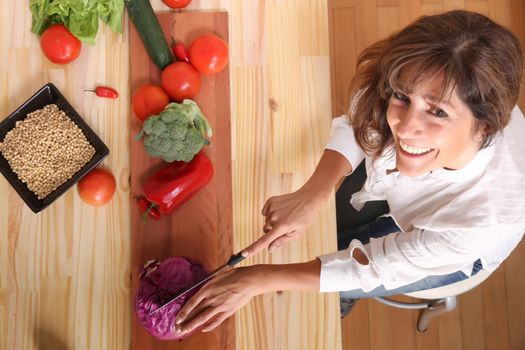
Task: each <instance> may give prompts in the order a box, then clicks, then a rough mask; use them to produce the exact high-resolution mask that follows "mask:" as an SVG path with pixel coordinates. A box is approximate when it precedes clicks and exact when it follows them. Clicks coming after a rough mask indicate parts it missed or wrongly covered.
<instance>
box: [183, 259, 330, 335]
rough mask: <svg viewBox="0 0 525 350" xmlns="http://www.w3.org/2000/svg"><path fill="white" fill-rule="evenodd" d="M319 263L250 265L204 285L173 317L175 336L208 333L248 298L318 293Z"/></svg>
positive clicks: (231, 271)
mask: <svg viewBox="0 0 525 350" xmlns="http://www.w3.org/2000/svg"><path fill="white" fill-rule="evenodd" d="M320 269H321V262H320V261H319V260H318V259H314V260H312V261H309V262H305V263H297V264H285V265H254V266H249V267H242V268H237V269H232V270H230V271H228V272H225V273H223V274H221V275H219V276H217V277H216V278H214V279H212V280H211V281H210V282H208V283H207V284H206V285H205V286H204V287H203V288H202V289H201V290H200V291H199V292H197V294H195V295H194V296H193V297H192V298H191V299H190V300H188V302H187V303H186V305H184V307H183V308H182V309H181V310H180V312H179V313H178V315H177V320H176V323H177V325H178V326H177V328H178V331H179V332H182V333H187V332H191V331H192V330H193V329H195V328H199V327H201V326H202V327H203V328H202V331H203V332H207V331H211V330H212V329H214V328H215V327H217V326H218V325H220V324H221V323H222V322H223V321H224V320H225V319H226V318H228V317H230V316H231V315H232V314H234V313H235V312H236V311H237V310H238V309H239V308H241V307H242V306H243V305H245V304H246V303H248V302H249V301H250V300H251V298H252V297H254V296H256V295H259V294H262V293H267V292H273V291H277V290H310V291H319V275H320Z"/></svg>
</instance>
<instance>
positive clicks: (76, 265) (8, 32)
mask: <svg viewBox="0 0 525 350" xmlns="http://www.w3.org/2000/svg"><path fill="white" fill-rule="evenodd" d="M152 4H153V7H154V8H155V9H156V10H157V11H168V8H167V7H165V6H164V5H163V3H162V2H161V1H160V0H153V1H152ZM188 10H225V11H227V12H228V13H229V30H230V50H231V61H230V84H231V101H230V103H231V122H232V140H231V141H232V177H233V186H232V188H233V232H234V250H235V251H237V250H239V249H241V248H242V247H244V246H246V245H248V244H249V243H250V242H252V241H254V240H255V239H256V238H257V237H259V236H260V235H261V233H262V230H261V228H262V225H263V218H262V216H261V215H260V210H261V208H262V205H263V204H264V202H265V200H266V199H267V198H268V197H269V196H271V195H275V194H280V193H285V192H290V191H293V190H294V189H297V188H298V187H299V186H300V185H301V184H302V183H303V182H304V181H305V180H306V178H307V177H308V176H309V174H311V172H312V171H313V169H314V167H315V165H316V162H317V160H318V159H319V157H320V155H321V152H322V148H323V145H324V143H325V142H326V140H327V139H328V133H329V123H330V117H331V107H330V105H331V103H330V78H329V76H330V71H329V57H328V51H329V49H328V47H329V44H328V24H327V20H328V14H327V4H326V1H325V0H309V1H303V0H266V1H262V0H260V1H259V0H244V1H239V0H221V1H219V0H201V1H198V0H195V1H194V3H193V4H192V5H190V7H189V8H188ZM0 13H2V14H4V18H5V20H4V21H0V52H1V54H0V112H1V113H0V119H3V118H4V117H5V116H7V115H8V114H9V113H10V112H12V111H13V110H14V109H15V108H16V107H17V106H19V105H20V104H21V103H22V102H23V101H25V100H26V99H27V98H28V97H29V96H31V95H32V93H33V92H35V91H36V90H37V89H38V88H40V87H41V86H42V85H44V84H45V83H47V82H49V81H51V82H53V83H54V84H55V85H56V86H57V87H58V88H59V89H60V90H61V91H62V92H63V93H64V95H65V96H66V98H68V100H69V101H70V102H71V103H72V104H73V105H74V107H75V108H76V109H77V110H78V111H79V112H80V114H81V115H82V116H83V117H84V119H85V120H86V121H87V123H88V124H89V125H90V126H91V127H92V128H93V129H94V130H95V131H96V132H97V133H98V135H99V136H100V137H101V138H102V139H103V140H104V141H105V142H106V144H107V145H108V147H109V148H110V152H111V153H110V156H109V157H108V158H107V159H106V160H105V161H104V163H103V165H104V166H106V167H108V168H110V169H111V170H112V172H113V173H114V175H115V177H116V179H117V192H116V195H115V197H114V199H113V200H112V202H111V203H110V204H108V205H107V206H105V207H102V208H93V207H89V206H87V205H85V204H84V203H83V202H82V201H81V200H80V198H79V197H78V194H77V192H76V190H75V189H72V190H70V191H68V192H67V193H66V194H65V195H64V196H63V197H61V198H60V199H59V200H58V201H56V202H55V203H54V204H53V205H52V206H50V207H49V208H47V209H46V210H44V211H43V212H41V213H40V214H33V213H32V212H31V211H30V209H29V208H28V207H27V206H26V205H25V204H24V203H23V202H22V200H21V199H20V198H19V197H18V195H17V194H16V192H15V191H14V190H12V189H11V188H10V187H9V185H8V183H7V181H5V179H4V178H3V177H1V178H0V349H47V348H50V349H59V350H61V349H128V348H129V346H130V341H131V334H130V332H131V328H130V319H131V312H132V311H131V310H132V309H131V307H130V305H131V292H130V271H131V266H130V260H131V259H130V211H131V210H132V209H133V208H132V206H131V201H130V191H129V174H130V170H129V168H130V156H131V155H130V148H129V144H130V140H129V137H128V132H129V129H128V118H130V115H131V112H130V93H131V92H130V86H129V46H128V43H129V31H128V29H129V28H128V19H127V16H126V18H125V24H124V27H125V31H124V33H123V34H121V35H117V34H114V33H112V32H111V31H110V30H109V28H106V27H105V26H103V25H101V28H100V29H99V34H98V36H97V39H96V46H93V47H89V46H87V45H83V48H82V53H81V56H80V57H79V59H77V60H76V61H75V62H73V63H72V64H69V65H66V66H58V65H54V64H52V63H50V62H49V61H48V60H47V59H46V58H45V57H43V56H42V53H41V50H40V47H39V44H38V39H37V37H35V36H34V35H33V34H31V33H30V31H29V28H30V26H31V15H30V12H29V8H28V4H27V1H2V2H0ZM98 84H104V85H109V86H112V87H115V88H116V89H117V90H118V91H119V92H120V97H119V99H118V100H116V101H112V100H104V99H100V98H97V97H95V96H94V95H93V94H90V93H86V92H83V90H84V89H85V88H90V87H93V86H95V85H98ZM335 247H336V244H335V208H334V203H333V201H330V202H329V203H328V204H327V206H326V207H325V208H323V210H322V212H321V213H320V215H319V217H318V218H317V219H316V220H315V221H314V223H313V225H312V228H311V230H310V232H309V233H308V234H307V236H305V237H303V238H302V239H301V240H298V241H296V242H292V243H290V244H288V245H287V246H286V247H283V248H280V249H279V250H278V251H276V252H274V253H272V254H271V255H269V254H267V253H263V254H260V255H259V256H256V257H253V258H251V259H250V260H249V261H247V262H245V263H243V264H256V263H288V262H298V261H305V260H309V259H311V258H313V257H315V256H316V255H319V254H321V253H324V252H329V251H332V250H335ZM235 324H236V347H237V349H338V348H340V347H341V345H340V344H341V333H340V322H339V306H338V298H337V295H336V294H326V295H318V294H315V293H301V292H290V293H288V292H286V293H270V294H266V295H263V296H259V297H257V298H255V299H254V300H253V301H252V302H250V303H249V304H248V305H247V306H245V307H244V308H242V309H241V310H240V311H239V312H238V313H237V317H236V321H235Z"/></svg>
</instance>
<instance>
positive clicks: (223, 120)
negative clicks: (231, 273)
mask: <svg viewBox="0 0 525 350" xmlns="http://www.w3.org/2000/svg"><path fill="white" fill-rule="evenodd" d="M157 17H158V18H159V22H160V24H161V27H162V29H163V30H164V33H165V35H166V37H167V38H171V37H173V38H174V39H175V40H180V41H182V42H183V43H184V44H185V45H187V46H189V44H190V43H191V42H192V41H193V40H194V39H196V38H197V37H199V36H201V35H204V34H209V33H213V34H216V35H218V36H219V37H221V38H223V39H224V40H225V41H226V42H228V14H227V13H226V12H191V13H190V12H188V13H184V12H182V13H165V14H158V15H157ZM130 70H131V71H130V72H131V73H130V80H131V89H132V91H135V90H136V89H138V88H139V87H140V86H141V85H143V84H145V83H152V84H159V83H160V71H159V69H157V67H156V66H155V65H154V64H153V62H151V60H150V58H149V56H148V54H147V53H146V50H145V49H144V46H143V45H142V42H141V40H140V38H139V36H138V33H137V31H136V30H135V29H134V28H132V29H131V31H130ZM229 77H230V75H229V67H228V66H226V68H225V69H224V70H222V71H221V72H220V73H219V74H217V75H213V76H201V78H202V85H201V90H200V91H199V93H198V94H197V96H196V97H195V101H196V102H197V104H198V106H199V107H200V108H201V111H202V112H203V113H204V115H206V117H207V119H208V121H209V122H210V125H211V127H212V129H213V136H212V137H211V139H210V142H211V145H210V146H207V147H205V148H204V150H205V154H206V155H207V156H208V158H209V159H210V160H211V162H212V164H213V166H214V176H213V178H212V180H211V182H210V183H209V184H208V185H206V187H204V188H203V189H202V190H201V191H199V192H198V193H197V194H196V195H195V196H193V197H192V198H191V199H190V200H189V201H188V202H187V203H186V204H184V205H183V206H182V207H180V208H178V209H177V210H176V211H174V212H173V213H172V214H171V215H169V216H165V217H162V218H161V220H158V221H157V220H149V221H148V222H147V223H144V222H143V220H142V215H141V213H140V212H139V210H138V209H137V208H133V209H132V211H131V247H132V248H131V251H132V253H131V266H132V268H131V271H132V284H131V286H132V288H131V290H132V296H134V295H135V293H136V291H137V289H138V286H139V284H140V280H139V279H138V278H137V276H138V274H139V271H140V268H141V266H142V265H143V264H144V263H145V262H146V261H148V260H151V259H161V260H163V259H165V258H168V257H170V256H187V257H190V258H193V259H197V260H198V261H201V262H202V263H203V264H204V266H205V267H206V268H207V269H208V271H211V270H213V269H215V268H216V267H218V266H219V265H222V264H224V263H225V262H226V261H227V260H228V258H229V257H230V255H231V254H232V252H233V250H232V239H233V235H232V220H233V218H232V175H231V131H230V130H231V128H230V103H229V101H230V81H229ZM130 121H131V124H130V142H131V145H130V149H131V154H132V158H131V194H132V197H134V196H138V195H141V194H142V189H141V185H142V184H143V183H144V181H145V179H146V178H147V177H148V176H150V175H151V174H152V173H153V172H154V171H155V170H157V169H159V167H163V166H165V165H166V163H165V162H163V161H162V160H161V159H158V158H152V157H150V156H149V155H148V154H147V153H146V152H145V150H144V147H143V145H142V142H137V141H135V140H134V135H136V134H137V133H139V132H140V130H141V123H139V122H138V120H137V119H133V118H132V119H130ZM131 200H132V201H133V198H132V199H131ZM234 337H235V324H234V319H233V318H230V319H228V320H227V321H225V322H224V323H223V324H222V325H221V326H220V327H218V328H217V329H216V330H214V331H213V332H209V333H201V332H199V333H196V334H194V335H192V336H190V337H188V338H186V339H184V340H182V341H180V342H178V341H171V342H169V341H159V340H157V339H155V338H154V337H152V336H151V335H150V334H149V333H147V332H146V331H145V330H144V328H143V327H142V325H141V324H140V322H138V319H137V318H136V317H133V323H132V342H131V345H132V348H133V349H141V350H143V349H168V348H169V349H203V348H204V349H232V348H234V346H235V343H234V339H235V338H234Z"/></svg>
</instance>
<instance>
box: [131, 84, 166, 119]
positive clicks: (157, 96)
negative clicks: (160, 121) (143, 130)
mask: <svg viewBox="0 0 525 350" xmlns="http://www.w3.org/2000/svg"><path fill="white" fill-rule="evenodd" d="M169 102H170V98H169V96H168V95H167V94H166V93H165V92H164V90H162V88H161V87H160V86H158V85H153V84H145V85H142V86H141V87H139V88H138V89H137V91H135V93H134V94H133V97H132V98H131V106H132V108H133V112H135V115H136V116H137V118H138V119H139V120H140V121H141V122H144V120H146V118H148V117H149V116H150V115H152V114H159V113H160V112H162V110H163V109H164V107H166V105H167V104H168V103H169Z"/></svg>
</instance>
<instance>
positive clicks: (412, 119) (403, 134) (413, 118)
mask: <svg viewBox="0 0 525 350" xmlns="http://www.w3.org/2000/svg"><path fill="white" fill-rule="evenodd" d="M421 129H422V121H421V115H420V112H419V111H418V110H417V109H416V108H415V106H413V105H411V106H410V107H409V108H407V109H405V110H404V113H402V114H401V115H400V116H399V123H398V124H397V136H398V137H400V138H409V137H411V136H414V135H417V134H419V133H420V132H421Z"/></svg>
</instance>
